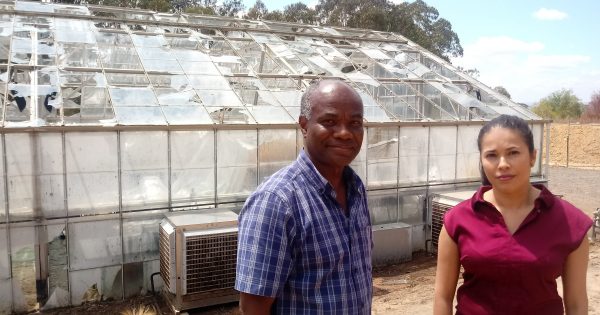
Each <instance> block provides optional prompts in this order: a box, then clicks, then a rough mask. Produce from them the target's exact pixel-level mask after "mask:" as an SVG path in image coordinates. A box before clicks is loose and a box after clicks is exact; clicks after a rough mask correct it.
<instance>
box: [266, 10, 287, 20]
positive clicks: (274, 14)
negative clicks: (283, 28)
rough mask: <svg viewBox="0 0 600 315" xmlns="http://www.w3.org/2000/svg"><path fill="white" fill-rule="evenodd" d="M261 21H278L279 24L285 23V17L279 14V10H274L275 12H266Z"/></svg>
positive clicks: (281, 13)
mask: <svg viewBox="0 0 600 315" xmlns="http://www.w3.org/2000/svg"><path fill="white" fill-rule="evenodd" d="M263 19H264V20H267V21H279V22H283V21H285V17H284V16H283V12H281V11H280V10H275V11H271V12H268V13H267V14H265V16H264V17H263Z"/></svg>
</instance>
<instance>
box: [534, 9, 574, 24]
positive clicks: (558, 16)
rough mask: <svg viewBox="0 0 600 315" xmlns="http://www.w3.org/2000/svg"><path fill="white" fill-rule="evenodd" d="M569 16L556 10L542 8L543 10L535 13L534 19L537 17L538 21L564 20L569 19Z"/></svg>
mask: <svg viewBox="0 0 600 315" xmlns="http://www.w3.org/2000/svg"><path fill="white" fill-rule="evenodd" d="M567 16H568V15H567V14H566V13H565V12H562V11H558V10H555V9H546V8H541V9H539V10H537V11H535V12H533V17H535V18H536V19H538V20H545V21H559V20H564V19H566V18H567Z"/></svg>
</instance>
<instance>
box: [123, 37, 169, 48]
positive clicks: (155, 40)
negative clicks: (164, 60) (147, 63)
mask: <svg viewBox="0 0 600 315" xmlns="http://www.w3.org/2000/svg"><path fill="white" fill-rule="evenodd" d="M131 39H132V40H133V44H134V45H135V46H137V47H148V48H150V47H155V48H159V47H165V46H167V41H166V40H165V37H164V36H162V35H140V34H131Z"/></svg>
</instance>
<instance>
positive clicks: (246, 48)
mask: <svg viewBox="0 0 600 315" xmlns="http://www.w3.org/2000/svg"><path fill="white" fill-rule="evenodd" d="M230 43H231V44H232V45H233V47H234V48H235V50H236V52H237V53H238V54H239V55H240V56H241V57H242V59H243V60H244V61H245V62H246V63H247V64H248V66H249V67H251V68H252V70H254V71H255V72H256V73H275V74H288V73H290V69H284V68H282V67H281V66H280V65H279V64H278V63H277V62H275V61H274V60H273V58H272V57H271V56H270V55H269V54H267V53H266V52H265V49H264V48H261V46H259V45H258V44H257V43H255V42H254V41H241V40H231V41H230ZM232 55H233V54H232ZM221 59H222V58H221ZM213 60H215V59H214V58H213ZM222 61H223V60H216V61H215V62H222Z"/></svg>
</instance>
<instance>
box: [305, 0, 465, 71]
mask: <svg viewBox="0 0 600 315" xmlns="http://www.w3.org/2000/svg"><path fill="white" fill-rule="evenodd" d="M315 8H316V13H317V17H318V21H317V22H318V23H320V24H323V25H330V26H343V27H354V28H366V29H373V30H377V31H387V32H396V33H399V34H401V35H403V36H404V37H406V38H408V39H410V40H412V41H414V42H415V43H417V44H419V45H420V46H421V47H423V48H425V49H427V50H429V51H431V52H432V53H434V54H436V55H437V56H439V57H441V58H443V59H445V60H446V61H449V60H450V57H458V56H462V55H463V48H462V46H461V45H460V40H459V38H458V35H457V34H456V33H455V32H454V31H453V30H452V24H451V23H450V22H449V21H448V20H446V19H443V18H440V17H439V12H438V11H437V9H436V8H434V7H430V6H428V5H427V4H426V3H425V2H424V1H423V0H416V1H413V2H408V1H405V2H402V3H400V4H393V3H391V2H389V1H387V0H372V1H361V0H319V4H318V5H317V6H316V7H315Z"/></svg>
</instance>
